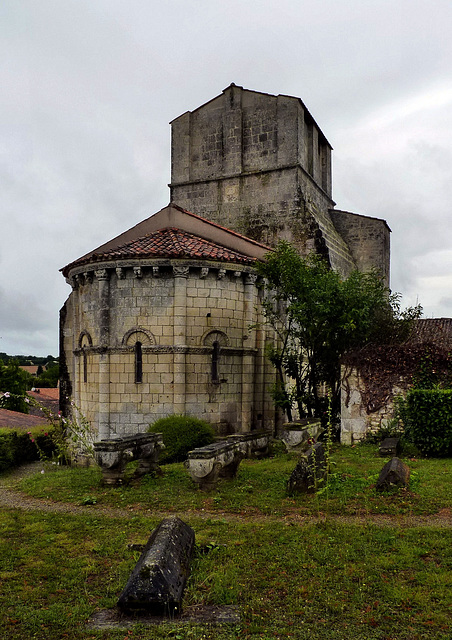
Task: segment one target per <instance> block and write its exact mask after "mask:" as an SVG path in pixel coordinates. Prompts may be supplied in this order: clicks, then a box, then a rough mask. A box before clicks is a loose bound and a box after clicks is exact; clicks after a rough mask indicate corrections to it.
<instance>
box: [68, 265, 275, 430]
mask: <svg viewBox="0 0 452 640" xmlns="http://www.w3.org/2000/svg"><path fill="white" fill-rule="evenodd" d="M173 262H174V261H173ZM79 271H80V273H78V274H75V276H74V277H73V279H72V281H73V285H74V290H73V292H72V294H71V296H70V297H69V300H68V302H67V303H66V308H67V311H68V313H67V314H66V320H65V322H64V326H63V328H62V333H63V335H64V339H63V341H64V349H65V352H66V356H67V362H68V371H69V376H70V382H71V384H72V389H73V400H74V402H75V403H76V405H77V406H78V407H80V409H81V410H82V413H83V414H84V415H85V416H86V417H87V418H88V420H89V421H90V422H91V423H92V424H93V425H94V429H95V432H96V437H101V438H105V437H111V436H114V435H122V434H126V433H135V432H142V431H145V430H146V428H147V426H148V425H149V424H150V423H151V422H153V421H155V420H156V419H157V418H160V417H164V416H167V415H170V414H172V413H185V414H187V415H195V416H197V417H200V418H203V419H205V420H207V421H209V422H211V423H212V424H213V425H214V426H216V428H217V430H218V432H219V433H233V432H236V431H241V430H245V431H247V430H249V429H251V428H261V427H262V428H263V427H266V428H272V427H273V424H274V409H273V406H272V400H271V398H270V397H269V396H268V387H269V386H270V384H271V382H272V380H273V376H274V373H273V371H272V370H271V369H269V368H268V365H267V362H266V359H265V356H264V346H265V340H266V335H265V332H264V331H263V330H262V329H259V330H253V331H250V330H249V326H250V325H251V324H255V323H256V322H257V321H258V320H259V319H260V318H259V317H258V316H256V313H257V310H258V309H259V308H260V305H259V304H258V296H259V295H260V293H259V291H258V289H257V288H256V276H254V275H253V274H252V273H251V272H250V270H249V268H248V269H247V270H245V269H244V268H243V267H240V266H238V265H233V266H232V267H231V266H230V265H225V264H222V263H215V264H212V263H210V266H209V267H207V266H206V263H205V262H200V263H198V264H196V263H193V262H192V263H190V264H183V265H182V266H175V265H172V264H171V265H170V264H169V261H166V264H160V265H159V264H156V263H154V264H150V263H149V264H146V266H143V263H140V264H138V261H137V264H136V265H132V264H130V265H128V266H124V267H117V266H115V265H108V268H106V269H100V270H97V272H99V273H100V272H102V274H103V275H105V273H104V272H105V271H107V272H108V280H107V281H106V280H98V278H97V277H96V273H95V272H93V271H89V267H86V266H85V267H83V268H82V269H79ZM103 275H102V277H103ZM106 283H107V284H108V301H109V311H108V329H107V330H105V327H104V333H105V331H107V333H108V339H107V343H106V344H104V345H102V344H100V333H101V332H100V330H99V324H100V322H101V317H102V313H103V312H102V307H101V304H100V302H99V301H100V299H101V298H100V293H99V292H100V290H101V288H102V287H105V286H106ZM181 296H182V297H181ZM104 323H105V317H104ZM182 333H183V335H182ZM137 341H139V342H140V343H141V345H142V346H141V351H142V381H141V382H137V381H136V369H135V366H136V353H135V349H136V347H135V343H136V342H137ZM214 342H218V344H219V347H220V348H219V357H218V362H217V363H216V370H217V379H213V378H212V358H213V355H212V354H213V343H214Z"/></svg>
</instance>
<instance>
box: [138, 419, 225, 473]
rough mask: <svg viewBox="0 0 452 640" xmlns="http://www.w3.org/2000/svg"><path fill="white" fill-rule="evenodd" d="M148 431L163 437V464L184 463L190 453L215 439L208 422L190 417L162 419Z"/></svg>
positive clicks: (161, 456)
mask: <svg viewBox="0 0 452 640" xmlns="http://www.w3.org/2000/svg"><path fill="white" fill-rule="evenodd" d="M148 431H151V432H154V433H161V434H162V435H163V442H164V444H165V449H164V450H163V451H162V453H161V455H160V462H163V463H168V462H182V461H183V460H185V459H186V458H187V453H188V452H189V451H191V450H192V449H197V448H198V447H204V446H205V445H206V444H210V443H211V442H213V440H214V437H215V433H214V430H213V428H212V426H211V425H210V424H209V423H208V422H204V420H199V418H192V417H190V416H168V417H167V418H160V420H157V422H154V424H151V425H150V426H149V429H148Z"/></svg>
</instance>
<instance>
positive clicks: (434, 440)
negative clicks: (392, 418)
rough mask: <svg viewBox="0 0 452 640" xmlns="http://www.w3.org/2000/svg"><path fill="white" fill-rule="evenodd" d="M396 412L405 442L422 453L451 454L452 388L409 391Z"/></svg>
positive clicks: (438, 455)
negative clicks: (407, 441) (414, 446)
mask: <svg viewBox="0 0 452 640" xmlns="http://www.w3.org/2000/svg"><path fill="white" fill-rule="evenodd" d="M398 412H399V415H400V417H401V419H402V421H403V423H404V427H405V436H406V438H407V440H409V441H410V442H412V443H413V444H414V445H416V447H417V448H418V449H419V451H420V452H421V453H423V454H424V455H428V456H435V457H445V456H450V455H452V389H412V390H411V391H409V392H408V394H407V397H406V400H402V401H400V402H399V407H398Z"/></svg>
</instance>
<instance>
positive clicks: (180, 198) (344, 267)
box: [60, 84, 390, 440]
mask: <svg viewBox="0 0 452 640" xmlns="http://www.w3.org/2000/svg"><path fill="white" fill-rule="evenodd" d="M171 127H172V143H171V147H172V148H171V183H170V201H171V203H170V204H169V205H168V206H167V207H165V208H164V209H162V210H161V211H159V212H158V213H156V214H154V215H153V216H151V217H150V218H148V219H147V220H144V221H143V222H141V223H139V224H138V225H136V226H135V227H133V228H132V229H129V230H128V231H125V232H124V233H122V234H121V235H119V236H118V237H116V238H114V239H113V240H110V241H108V242H106V243H105V244H103V245H101V246H100V247H98V248H96V249H94V250H93V251H91V252H89V253H87V254H86V255H84V256H82V257H81V258H79V259H78V260H75V261H74V262H72V263H70V264H68V265H67V266H66V267H64V268H63V269H62V272H63V275H64V276H65V278H66V280H67V282H68V283H69V284H70V285H71V287H72V292H71V294H70V295H69V298H68V299H67V301H66V303H65V304H64V306H63V308H62V310H61V313H60V356H61V360H60V362H61V370H62V379H61V391H62V395H63V396H64V397H67V398H69V397H70V398H71V399H72V400H73V402H74V403H75V404H76V405H77V407H79V409H80V410H81V412H82V413H83V414H84V415H85V416H86V418H87V419H88V420H89V421H90V423H91V424H92V426H93V430H94V438H95V439H97V440H100V439H104V438H108V437H114V436H119V435H125V434H129V433H136V432H142V431H145V430H146V428H147V426H148V425H149V424H150V423H151V422H154V421H155V420H156V419H158V418H160V417H164V416H167V415H170V414H173V413H176V414H187V415H193V416H197V417H200V418H203V419H205V420H207V421H208V422H210V423H211V424H213V425H214V427H215V428H216V430H217V432H218V433H219V434H228V433H234V432H247V431H250V430H254V429H261V428H274V427H275V424H276V422H277V419H278V416H277V412H276V411H275V409H274V406H273V402H272V399H271V396H270V393H269V389H270V388H271V385H272V383H273V382H274V372H273V369H272V367H271V365H270V364H269V362H268V361H267V359H266V357H265V345H266V343H267V342H268V341H270V340H271V339H272V336H271V334H270V333H269V331H268V330H267V329H266V328H265V326H264V325H263V324H262V319H263V318H262V313H261V308H260V298H261V296H262V286H261V283H260V282H259V278H258V277H257V274H256V271H255V264H256V261H258V260H262V259H263V257H264V256H265V254H266V253H267V252H268V251H270V250H271V249H270V247H272V246H274V245H275V243H276V242H277V241H278V240H279V239H286V240H288V241H290V242H291V243H292V244H294V245H295V246H296V247H297V248H298V250H299V251H300V253H301V254H303V255H306V254H308V253H311V252H314V253H318V254H320V255H322V256H324V257H325V259H326V260H327V261H328V263H329V264H330V266H331V268H333V269H335V270H337V271H338V272H339V273H341V274H343V275H347V274H349V273H350V271H352V270H353V269H356V268H357V269H360V270H362V271H366V270H369V269H371V268H376V269H378V270H379V271H380V273H381V274H382V276H383V278H384V279H385V280H386V282H387V283H389V233H390V230H389V228H388V226H387V224H386V222H385V221H384V220H380V219H378V218H373V217H366V216H363V215H359V214H355V213H350V212H346V211H341V210H338V209H336V208H335V203H334V201H333V200H332V175H331V152H332V147H331V145H330V144H329V142H328V141H327V139H326V138H325V136H324V134H323V133H322V131H321V130H320V128H319V127H318V125H317V124H316V122H315V120H314V119H313V117H312V116H311V114H310V113H309V111H308V110H307V108H306V107H305V105H304V104H303V102H302V101H301V100H300V99H299V98H295V97H291V96H284V95H278V96H274V95H269V94H266V93H260V92H257V91H250V90H247V89H243V88H242V87H239V86H236V85H234V84H232V85H231V86H229V87H228V88H227V89H225V90H224V91H223V92H222V93H221V94H220V95H219V96H217V97H215V98H213V99H212V100H210V101H209V102H207V103H206V104H204V105H202V106H200V107H199V108H198V109H196V110H194V111H191V112H187V113H184V114H183V115H181V116H179V117H178V118H176V119H175V120H173V122H172V123H171ZM62 408H63V411H64V412H66V413H67V412H68V411H69V407H67V406H66V407H65V406H64V403H63V407H62Z"/></svg>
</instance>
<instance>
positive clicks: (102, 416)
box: [96, 269, 110, 440]
mask: <svg viewBox="0 0 452 640" xmlns="http://www.w3.org/2000/svg"><path fill="white" fill-rule="evenodd" d="M96 278H97V280H98V282H99V402H98V407H99V408H98V418H97V429H98V433H97V438H98V440H105V439H106V438H109V437H110V351H109V340H110V280H109V274H108V271H107V269H99V270H97V271H96Z"/></svg>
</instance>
